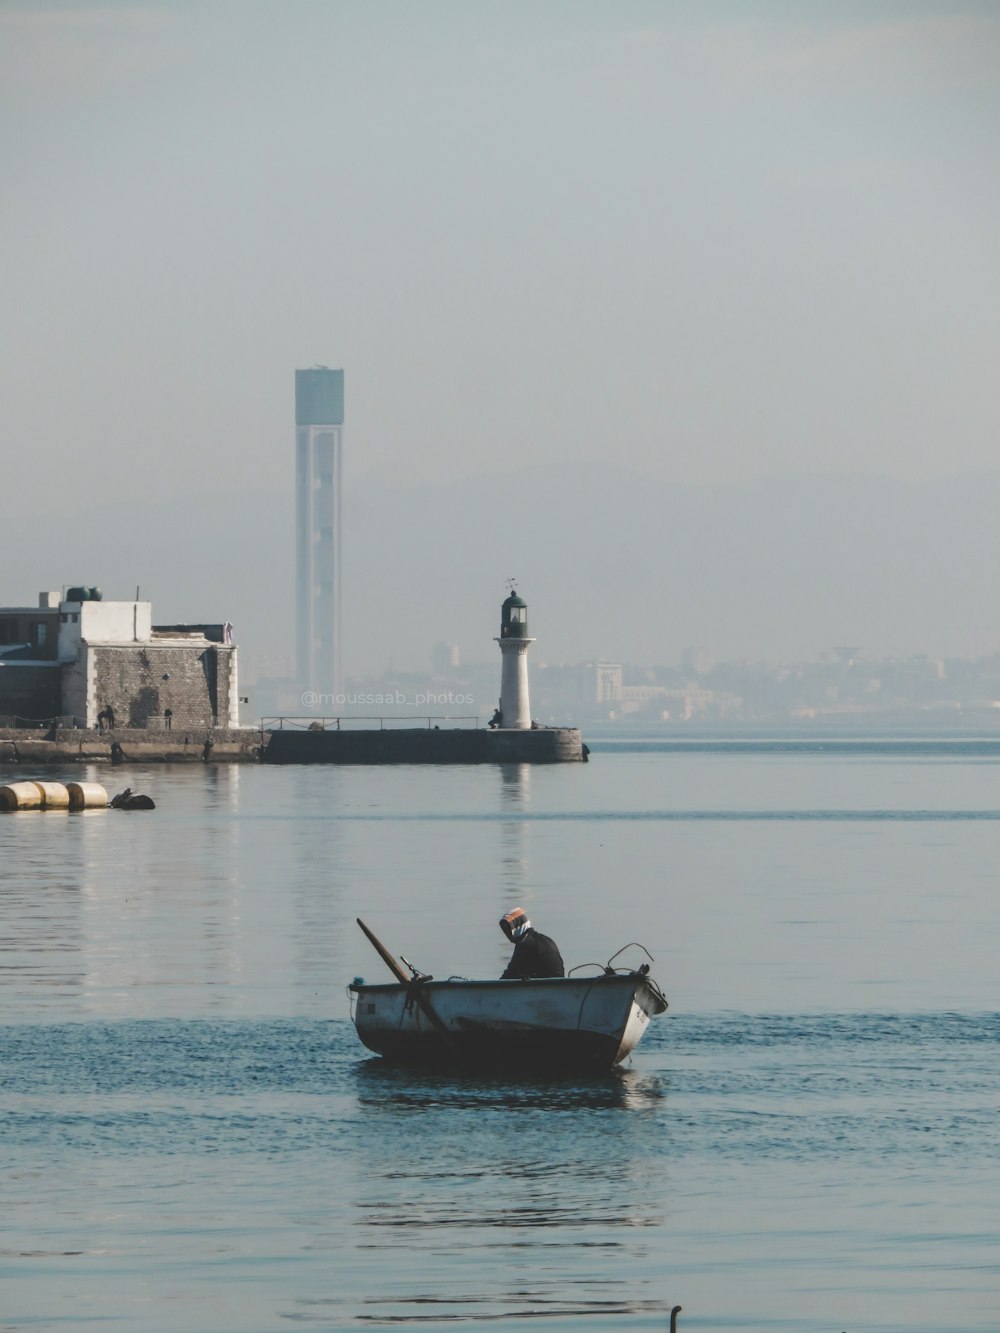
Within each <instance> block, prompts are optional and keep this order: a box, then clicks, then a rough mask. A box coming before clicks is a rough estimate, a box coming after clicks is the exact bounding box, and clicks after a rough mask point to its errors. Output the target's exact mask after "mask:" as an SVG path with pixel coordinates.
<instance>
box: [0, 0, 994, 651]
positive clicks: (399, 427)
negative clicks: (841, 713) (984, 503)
mask: <svg viewBox="0 0 1000 1333" xmlns="http://www.w3.org/2000/svg"><path fill="white" fill-rule="evenodd" d="M0 105H2V116H0V135H2V139H0V143H2V166H3V186H4V188H3V204H2V230H0V244H2V253H3V261H4V284H3V286H4V301H3V321H2V332H0V337H2V347H0V444H2V449H3V456H4V459H5V460H6V467H5V480H6V482H7V485H6V486H5V487H4V492H5V498H6V500H7V503H8V504H9V503H10V502H11V499H12V497H13V498H15V499H16V500H17V501H20V500H21V497H25V496H26V497H29V502H30V503H31V504H32V505H33V507H34V508H36V509H38V510H39V511H41V510H43V509H46V508H48V509H51V510H55V511H56V512H58V511H61V510H65V511H76V512H77V513H80V512H83V511H84V509H85V507H86V506H87V505H89V504H91V503H93V502H94V501H95V500H98V499H100V500H115V501H117V500H122V501H141V500H142V499H144V498H146V497H150V496H156V497H158V498H161V499H170V498H171V497H174V496H183V495H185V494H190V493H192V492H205V493H215V492H218V491H220V490H223V489H225V488H229V489H230V490H231V491H232V493H233V494H234V496H235V497H237V501H236V502H238V495H239V493H240V492H242V491H250V490H258V491H259V490H261V489H272V490H274V491H276V492H278V491H280V492H281V493H282V494H283V495H286V496H287V495H288V494H289V493H290V491H291V487H292V468H293V371H294V369H295V368H296V367H297V366H308V365H312V364H315V363H325V364H328V365H335V366H343V367H344V368H345V370H346V373H347V427H346V431H345V441H346V448H347V454H346V475H347V480H348V483H351V482H358V483H361V482H364V481H365V480H366V478H367V480H368V481H369V482H370V481H374V480H375V479H379V480H380V482H381V483H387V484H391V485H395V484H405V485H410V484H415V483H426V482H431V483H436V482H448V481H454V480H455V479H456V478H459V477H461V476H462V475H463V474H466V473H469V474H476V473H480V472H486V471H488V470H490V469H494V468H498V467H506V466H509V465H511V464H513V465H525V466H527V465H528V464H535V463H538V462H540V461H544V462H545V463H547V464H562V463H565V464H573V463H578V462H579V463H588V464H593V463H598V462H610V463H614V464H621V465H623V466H627V467H628V468H630V469H632V470H634V471H638V472H640V473H643V472H644V473H648V474H650V475H651V476H653V477H655V478H656V479H658V480H660V481H671V480H675V481H679V482H688V483H718V482H730V481H740V480H746V479H752V478H754V477H756V476H761V475H765V474H769V473H775V472H786V471H797V472H801V471H805V472H833V473H838V472H850V473H861V472H865V473H883V474H887V475H889V476H891V477H895V478H899V479H903V480H916V481H919V480H924V479H928V478H933V477H936V476H939V475H944V474H947V473H952V472H957V471H963V470H966V469H972V468H993V467H994V466H996V458H995V446H996V441H997V438H998V424H1000V393H998V392H997V382H998V378H1000V377H998V373H997V367H998V364H1000V355H998V353H1000V282H998V270H1000V245H998V236H1000V182H998V156H1000V154H998V147H997V145H998V143H1000V5H998V4H996V3H993V2H992V0H988V2H986V3H974V2H972V0H965V2H963V0H913V2H912V3H905V2H902V0H882V2H881V3H880V2H879V0H863V2H862V3H851V0H837V2H836V3H832V2H831V0H823V2H822V3H808V0H800V2H795V3H793V2H791V0H789V2H786V3H778V2H777V0H770V2H769V0H745V2H744V3H725V2H724V0H719V2H718V3H712V2H711V0H691V2H690V3H689V2H687V0H674V2H672V3H671V2H670V0H660V2H659V3H652V2H651V0H614V2H613V3H612V0H604V2H603V3H591V2H588V0H566V2H563V0H526V2H522V0H504V2H502V3H501V2H499V0H482V2H479V3H477V2H476V0H424V2H421V0H401V2H400V3H395V2H393V0H342V2H338V0H280V2H279V0H271V2H270V3H261V2H255V0H238V2H235V3H223V2H217V0H206V3H194V4H188V3H160V4H156V3H144V2H143V0H129V3H115V0H105V2H104V3H100V4H88V3H67V2H66V0H63V2H61V3H47V0H30V3H29V0H22V2H21V3H18V2H17V0H7V2H6V3H0ZM503 498H504V499H505V500H506V501H508V502H509V500H510V499H511V498H512V497H503ZM491 512H493V513H494V514H496V516H497V517H499V514H497V511H496V510H495V509H494V510H493V511H491V510H490V509H489V508H488V507H485V506H484V514H483V522H484V524H488V523H489V521H490V513H491ZM0 541H2V538H0ZM290 550H291V536H290V534H289V536H288V553H287V554H288V558H289V559H290ZM652 554H653V553H650V558H652ZM284 558H285V556H284V555H282V559H284ZM639 558H642V553H639ZM83 563H85V562H84V561H81V565H83ZM4 564H5V567H6V572H5V574H4V579H3V589H2V591H3V593H4V594H5V598H6V600H8V601H10V600H12V599H13V600H24V599H25V598H26V597H29V596H30V597H33V596H34V593H35V591H36V584H37V586H38V587H41V586H43V582H44V581H45V580H41V581H40V577H34V576H32V575H31V574H30V573H29V572H26V570H27V568H28V567H27V566H25V565H24V563H23V561H21V562H14V561H13V558H12V553H11V552H9V551H7V552H5V556H4ZM15 564H16V565H18V566H19V567H17V568H14V565H15ZM509 572H518V571H517V570H510V569H508V568H503V569H501V570H500V571H499V572H498V580H500V579H501V578H502V577H503V576H505V575H506V574H507V573H509ZM15 575H16V580H17V584H18V586H17V587H16V588H15V587H13V586H11V585H12V583H13V581H14V576H15ZM51 577H52V576H51V575H50V576H49V579H50V578H51ZM76 578H84V579H91V578H94V579H98V580H103V581H104V582H105V583H107V581H108V573H107V571H102V570H91V569H87V570H84V569H83V568H80V569H78V570H76V571H73V572H66V573H65V574H64V575H63V577H62V581H65V580H73V579H76ZM25 581H26V582H27V586H26V587H22V586H21V585H22V584H23V583H24V582H25ZM58 581H60V580H58V579H57V582H58ZM51 586H55V585H54V584H53V585H51ZM494 591H495V590H493V589H491V590H490V597H491V598H492V596H493V592H494ZM501 591H502V589H501ZM16 594H19V595H16ZM118 595H122V593H121V590H118ZM213 613H214V612H213ZM199 614H207V612H200V611H199V609H198V608H194V607H192V608H190V609H189V616H190V618H197V617H198V616H199ZM841 632H843V630H842V631H841ZM444 637H448V636H447V635H445V636H444Z"/></svg>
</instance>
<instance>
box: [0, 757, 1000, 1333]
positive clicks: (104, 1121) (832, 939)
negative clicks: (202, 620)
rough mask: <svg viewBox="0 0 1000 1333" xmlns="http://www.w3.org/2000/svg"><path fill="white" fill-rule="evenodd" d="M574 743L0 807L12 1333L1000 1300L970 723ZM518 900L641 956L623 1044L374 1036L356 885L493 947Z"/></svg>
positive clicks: (2, 1214) (785, 1310) (994, 1043)
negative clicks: (526, 1072) (596, 1052)
mask: <svg viewBox="0 0 1000 1333" xmlns="http://www.w3.org/2000/svg"><path fill="white" fill-rule="evenodd" d="M593 749H594V754H593V756H592V761H591V763H590V764H588V765H585V766H566V767H555V768H551V769H549V768H527V767H510V768H500V769H494V768H487V767H484V768H464V769H463V768H446V769H440V770H435V769H421V768H381V769H377V768H376V769H336V768H326V769H323V768H298V769H297V768H288V769H271V768H257V767H247V768H236V767H221V766H220V767H217V768H216V767H207V768H206V767H203V766H201V765H198V766H192V767H190V768H187V767H184V768H180V767H172V768H162V767H155V768H149V769H145V770H143V769H137V768H129V769H121V770H114V771H112V770H109V769H106V768H103V769H98V768H93V769H91V770H89V771H88V773H87V776H89V777H92V778H94V779H96V780H99V781H104V782H105V783H106V784H107V785H109V786H112V785H113V788H114V789H118V788H119V787H123V786H125V785H129V786H131V787H133V789H136V790H144V791H146V792H148V793H149V794H150V795H152V796H153V797H154V799H155V800H156V802H157V806H158V808H157V810H156V811H155V812H153V813H136V814H125V813H122V812H117V811H108V812H95V813H90V814H85V815H79V816H76V815H74V816H68V815H59V814H55V813H53V814H37V813H25V814H19V815H9V816H3V817H0V911H2V924H0V1005H2V1023H3V1026H2V1027H0V1061H2V1065H0V1074H2V1087H0V1117H2V1122H0V1123H2V1140H0V1143H2V1155H0V1162H2V1200H3V1206H2V1208H0V1329H2V1330H11V1329H19V1330H20V1329H25V1330H45V1329H53V1330H61V1329H69V1328H72V1329H76V1328H87V1329H94V1330H104V1329H123V1330H132V1329H136V1330H139V1329H141V1330H144V1331H146V1330H148V1331H149V1333H175V1331H176V1333H179V1331H180V1330H185V1331H186V1330H234V1331H236V1330H239V1331H240V1333H243V1331H245V1333H258V1331H260V1333H271V1331H272V1330H279V1329H282V1328H290V1327H295V1326H304V1327H310V1328H316V1329H363V1328H371V1329H377V1328H392V1327H396V1326H413V1327H414V1328H415V1329H428V1330H435V1329H451V1328H453V1327H462V1326H476V1325H480V1324H482V1325H488V1326H489V1327H490V1328H491V1329H495V1330H497V1333H513V1331H514V1330H517V1331H518V1333H532V1330H545V1331H546V1333H548V1331H549V1330H551V1333H557V1331H558V1330H594V1333H597V1331H598V1330H602V1329H615V1330H618V1329H620V1330H626V1329H635V1330H640V1329H643V1330H653V1329H656V1330H665V1329H666V1327H667V1323H668V1313H667V1312H668V1311H669V1309H670V1307H671V1306H672V1305H673V1304H675V1303H679V1304H681V1305H682V1306H683V1307H684V1310H683V1314H682V1315H681V1317H680V1328H681V1330H682V1333H683V1331H684V1330H688V1329H691V1330H695V1329H697V1330H715V1329H719V1330H722V1329H778V1330H780V1329H788V1330H792V1329H795V1330H805V1331H807V1333H808V1331H810V1330H817V1331H818V1330H830V1331H831V1333H840V1330H849V1331H853V1333H858V1331H859V1330H868V1331H870V1333H877V1331H879V1330H885V1331H887V1330H902V1329H948V1330H953V1331H954V1333H963V1331H964V1330H996V1329H997V1328H1000V1205H998V1204H997V1202H996V1200H997V1199H998V1198H1000V1128H998V1115H997V1111H998V1104H1000V1013H998V1011H1000V1001H998V993H997V992H998V980H997V979H998V977H1000V967H998V962H997V960H998V954H1000V905H998V904H1000V894H998V872H997V865H998V843H1000V746H992V747H991V746H986V747H982V746H976V745H973V744H969V743H965V744H958V743H956V744H953V745H945V746H915V747H900V746H898V745H890V744H867V745H865V746H859V747H850V746H848V747H843V746H831V747H829V748H826V749H820V748H814V749H811V750H802V749H798V748H795V747H788V746H783V745H772V746H766V745H751V746H747V745H739V746H727V745H720V744H716V745H712V746H708V747H702V746H696V747H685V748H682V749H678V748H676V747H664V746H657V745H636V744H631V743H624V742H619V743H616V742H614V741H607V742H604V743H601V744H596V743H595V745H594V747H593ZM13 776H17V777H22V776H24V774H23V773H22V772H21V771H18V772H17V773H16V774H15V773H12V772H11V771H9V770H8V771H0V781H6V780H8V779H9V778H10V777H13ZM46 776H56V775H55V774H47V775H46ZM62 776H70V775H62ZM72 776H79V774H78V773H77V774H73V775H72ZM517 904H521V905H523V906H524V907H525V908H527V910H528V911H529V913H530V915H531V916H532V918H533V919H534V921H535V924H536V925H538V926H539V927H540V928H541V929H543V930H545V931H547V932H548V933H550V934H552V935H554V936H555V937H556V939H557V941H558V942H559V945H560V947H561V949H562V952H563V955H564V957H565V958H566V960H567V964H568V965H573V964H576V963H590V962H603V961H605V960H606V959H608V958H609V957H610V956H611V955H612V954H613V953H614V952H615V951H616V950H617V949H619V948H620V947H621V946H622V945H625V944H628V943H630V942H632V941H638V942H640V943H642V944H643V945H644V946H645V947H646V948H647V949H648V950H649V951H650V953H651V954H652V955H653V956H654V958H655V960H656V961H655V966H654V969H653V971H654V975H655V976H656V977H657V979H658V980H659V981H660V983H661V985H662V986H663V987H664V989H665V990H666V992H667V995H668V997H669V998H670V1001H671V1010H670V1012H669V1013H668V1014H667V1015H666V1016H665V1017H663V1018H662V1019H658V1020H657V1021H656V1022H655V1023H654V1024H653V1025H652V1029H651V1031H650V1033H649V1035H648V1037H647V1038H646V1040H645V1041H644V1043H643V1045H642V1046H641V1047H640V1048H639V1051H638V1052H637V1054H636V1057H635V1059H634V1061H633V1064H632V1066H631V1067H630V1068H629V1069H627V1070H624V1071H622V1072H620V1073H617V1074H615V1075H610V1076H608V1077H604V1078H598V1079H593V1080H587V1081H564V1080H553V1081H547V1080H534V1081H531V1082H528V1083H526V1084H518V1083H514V1082H512V1081H510V1080H507V1079H500V1078H498V1079H492V1080H491V1079H488V1078H486V1079H484V1078H475V1079H473V1078H462V1077H457V1076H444V1075H435V1076H430V1075H420V1074H414V1073H412V1072H405V1071H398V1070H394V1069H392V1068H391V1067H388V1066H385V1065H384V1064H383V1063H382V1062H381V1061H379V1060H377V1059H374V1058H370V1057H369V1056H368V1053H367V1052H366V1051H365V1050H364V1049H363V1048H362V1047H361V1046H360V1045H359V1043H358V1042H357V1039H356V1037H355V1035H354V1031H353V1027H352V1026H351V1024H350V1020H349V1009H348V998H347V994H346V989H345V988H346V984H347V983H348V982H349V981H350V979H351V978H352V977H353V976H355V975H357V974H363V975H365V976H366V977H367V978H368V979H369V980H375V979H388V978H387V974H384V970H383V964H382V963H381V962H380V960H379V959H378V957H377V956H376V955H375V954H374V952H373V951H372V950H371V948H370V946H369V945H368V944H367V942H366V941H365V940H364V938H363V937H362V935H361V933H360V932H359V930H358V929H357V926H356V925H355V921H354V919H355V917H356V916H362V917H363V918H364V919H365V920H366V921H367V922H368V923H369V925H371V926H372V928H373V929H374V930H375V931H376V932H377V933H378V934H379V935H380V936H381V937H382V939H383V940H384V941H385V943H386V944H387V945H388V946H389V947H390V948H391V949H393V951H394V952H396V953H397V954H398V953H404V954H405V955H406V956H407V957H408V958H410V959H411V960H412V961H413V962H414V963H415V964H417V965H418V966H420V967H421V968H423V969H424V970H426V971H428V972H432V973H433V974H434V975H435V976H439V977H441V976H448V975H464V976H478V975H487V976H488V975H496V974H498V973H499V971H500V970H501V969H502V967H503V965H504V963H505V961H506V957H507V954H508V949H509V946H507V945H506V943H505V941H504V939H503V937H502V936H501V934H500V932H499V930H498V929H497V924H496V923H497V920H498V918H499V916H500V915H501V913H502V912H503V911H504V910H506V909H507V908H509V907H511V906H514V905H517Z"/></svg>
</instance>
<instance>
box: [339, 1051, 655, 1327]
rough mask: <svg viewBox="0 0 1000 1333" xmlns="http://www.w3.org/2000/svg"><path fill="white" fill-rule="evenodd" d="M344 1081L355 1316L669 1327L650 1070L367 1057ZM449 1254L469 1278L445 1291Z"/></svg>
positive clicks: (442, 1322)
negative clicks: (551, 1070)
mask: <svg viewBox="0 0 1000 1333" xmlns="http://www.w3.org/2000/svg"><path fill="white" fill-rule="evenodd" d="M354 1082H355V1087H356V1089H357V1094H358V1102H359V1105H358V1117H359V1118H358V1126H359V1130H358V1135H357V1138H356V1140H355V1143H356V1152H357V1155H358V1161H357V1172H356V1175H355V1177H354V1180H353V1190H354V1197H353V1205H354V1210H355V1222H354V1224H353V1226H352V1228H351V1232H352V1240H353V1253H352V1257H351V1262H352V1266H354V1265H357V1266H358V1268H357V1270H356V1271H357V1274H358V1282H357V1284H356V1286H355V1291H356V1292H359V1293H361V1292H363V1293H364V1295H363V1297H362V1300H361V1302H360V1304H359V1305H358V1306H357V1307H356V1309H357V1310H358V1312H359V1315H360V1319H361V1320H363V1321H364V1322H369V1321H370V1322H371V1323H372V1324H374V1325H381V1324H382V1323H386V1324H393V1325H398V1324H410V1323H412V1324H414V1325H421V1326H423V1327H431V1328H440V1327H445V1326H446V1325H451V1324H452V1323H463V1324H478V1323H483V1324H488V1325H489V1326H490V1327H491V1328H493V1329H502V1330H517V1331H518V1333H525V1331H526V1330H536V1329H537V1330H542V1329H545V1328H549V1327H553V1326H556V1327H560V1328H562V1327H567V1328H578V1327H579V1328H592V1329H594V1330H595V1331H596V1330H597V1329H609V1328H624V1327H644V1328H650V1329H654V1328H655V1329H658V1330H662V1329H665V1328H666V1326H667V1318H668V1315H669V1310H670V1306H671V1304H673V1301H672V1300H670V1299H665V1295H669V1294H672V1292H669V1293H668V1292H667V1291H666V1289H665V1287H664V1283H665V1277H664V1272H663V1269H664V1261H665V1256H664V1255H663V1254H662V1252H661V1246H662V1239H663V1230H662V1228H663V1224H664V1213H665V1210H666V1201H667V1199H668V1197H669V1194H670V1189H669V1183H668V1180H667V1170H668V1159H667V1158H665V1156H664V1154H663V1152H662V1150H661V1148H660V1147H659V1146H658V1145H657V1141H658V1138H659V1133H658V1126H659V1125H660V1121H661V1117H662V1114H663V1109H664V1105H665V1097H666V1092H665V1090H664V1087H663V1084H662V1081H661V1079H660V1078H659V1077H658V1076H657V1075H653V1074H646V1073H642V1072H639V1071H634V1070H624V1071H623V1070H615V1071H613V1072H610V1073H605V1074H602V1075H599V1076H592V1077H567V1076H563V1077H562V1078H553V1077H547V1076H544V1075H537V1076H528V1075H523V1074H519V1075H517V1076H511V1077H503V1076H501V1075H490V1074H473V1073H453V1074H451V1073H446V1072H442V1071H427V1070H414V1069H412V1068H407V1067H405V1066H398V1065H392V1064H389V1063H388V1062H386V1061H382V1060H367V1061H364V1062H363V1063H361V1064H359V1065H358V1067H357V1069H356V1071H355V1074H354ZM362 1126H363V1130H362ZM459 1250H460V1251H461V1253H462V1256H463V1271H467V1272H468V1281H467V1282H466V1283H464V1284H459V1285H458V1286H456V1284H455V1283H454V1282H453V1283H451V1284H450V1285H449V1284H447V1283H445V1282H444V1281H443V1277H444V1274H445V1273H446V1272H447V1271H448V1265H449V1264H450V1263H453V1261H454V1254H455V1253H456V1252H457V1251H459ZM672 1285H673V1283H672V1282H670V1286H672ZM577 1321H579V1322H577Z"/></svg>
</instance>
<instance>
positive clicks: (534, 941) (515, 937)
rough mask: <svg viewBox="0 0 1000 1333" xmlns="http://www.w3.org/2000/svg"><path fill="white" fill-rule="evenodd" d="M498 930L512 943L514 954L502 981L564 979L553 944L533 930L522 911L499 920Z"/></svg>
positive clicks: (521, 909)
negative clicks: (540, 978) (527, 978)
mask: <svg viewBox="0 0 1000 1333" xmlns="http://www.w3.org/2000/svg"><path fill="white" fill-rule="evenodd" d="M500 929H501V930H502V931H503V933H504V934H505V935H506V936H507V938H508V939H509V940H511V941H512V942H513V945H514V952H513V954H512V955H511V959H510V962H509V963H508V964H507V970H506V971H505V972H504V973H503V974H502V976H501V977H500V980H501V981H511V980H513V979H515V978H520V979H523V978H525V977H564V976H565V975H566V969H565V968H564V967H563V960H562V955H561V954H560V953H559V950H558V949H557V948H556V942H555V940H551V939H549V937H548V935H543V934H542V933H541V932H540V931H537V930H532V928H531V922H530V921H529V920H528V916H527V913H526V912H525V911H524V910H523V908H520V907H515V908H514V910H513V911H511V912H508V913H507V915H506V916H502V917H501V918H500Z"/></svg>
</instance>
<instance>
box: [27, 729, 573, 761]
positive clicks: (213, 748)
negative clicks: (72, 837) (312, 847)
mask: <svg viewBox="0 0 1000 1333" xmlns="http://www.w3.org/2000/svg"><path fill="white" fill-rule="evenodd" d="M587 754H588V751H587V747H586V745H584V743H583V738H582V736H581V734H580V732H579V731H578V730H577V729H576V728H575V727H540V728H538V729H536V730H532V731H507V730H503V729H497V730H495V731H490V730H484V729H480V728H469V729H458V728H455V729H447V730H438V729H436V728H432V729H430V730H428V729H426V728H405V729H403V728H400V729H394V730H385V731H354V730H343V731H336V730H327V731H320V730H316V731H312V730H304V731H303V730H275V731H261V730H260V728H257V727H245V728H239V729H235V730H224V729H221V728H216V729H213V730H211V731H210V730H208V729H207V728H198V727H190V728H185V729H181V728H178V729H177V730H176V731H147V730H145V729H143V728H127V727H116V728H115V730H114V731H103V732H101V731H95V730H83V729H74V728H71V727H66V728H57V729H54V730H53V729H49V730H45V731H41V730H39V731H28V730H21V729H14V728H4V729H0V764H4V765H11V764H30V765H32V766H35V765H39V764H72V763H88V764H91V763H108V764H126V763H130V764H155V763H211V764H238V763H259V762H261V761H263V762H264V763H269V764H568V763H580V762H583V761H584V760H586V758H587Z"/></svg>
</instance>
